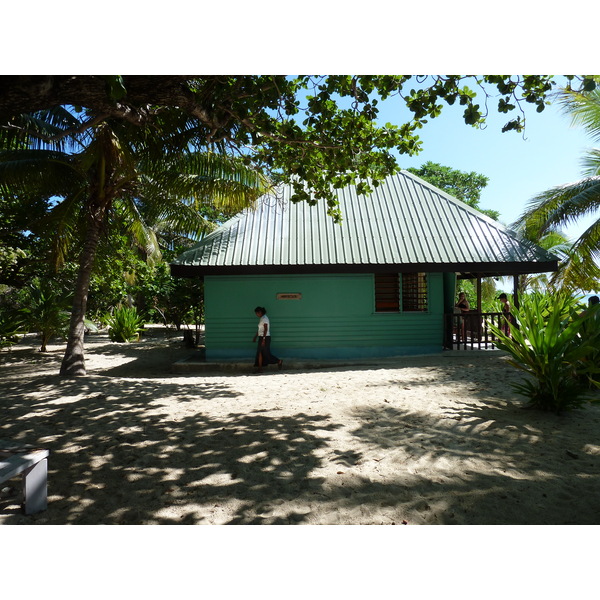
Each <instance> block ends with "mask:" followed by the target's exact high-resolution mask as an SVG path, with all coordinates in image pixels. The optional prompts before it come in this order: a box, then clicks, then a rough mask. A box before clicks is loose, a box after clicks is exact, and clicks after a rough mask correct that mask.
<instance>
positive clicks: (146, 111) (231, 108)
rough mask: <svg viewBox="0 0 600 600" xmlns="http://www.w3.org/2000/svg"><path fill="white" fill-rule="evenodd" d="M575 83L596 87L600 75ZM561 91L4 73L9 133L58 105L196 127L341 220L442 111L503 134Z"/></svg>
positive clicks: (542, 79)
mask: <svg viewBox="0 0 600 600" xmlns="http://www.w3.org/2000/svg"><path fill="white" fill-rule="evenodd" d="M567 80H568V81H569V82H571V83H572V85H573V87H574V88H576V89H583V90H590V89H593V88H594V87H595V86H596V81H597V78H596V77H595V76H576V77H575V76H568V79H567ZM556 85H557V83H556V81H555V79H554V77H552V76H545V75H523V76H508V75H486V76H458V75H456V76H453V75H450V76H442V75H432V76H422V77H420V76H410V75H381V76H373V75H368V76H351V75H333V76H298V77H289V76H272V75H263V76H253V75H243V76H229V75H223V76H218V75H210V76H185V75H181V76H179V75H167V76H145V75H140V76H134V75H132V76H116V75H110V76H83V75H81V76H80V75H76V76H65V75H62V76H16V75H12V76H4V77H0V127H2V128H4V129H5V131H12V132H13V133H14V134H15V135H18V134H19V128H20V127H22V125H21V124H20V121H19V118H18V116H19V115H20V114H22V113H31V112H35V111H38V110H42V109H47V108H51V107H53V106H56V105H71V106H74V107H81V108H82V109H84V113H85V115H86V118H85V119H84V120H83V123H82V125H81V127H82V128H85V127H92V126H95V125H97V124H98V123H100V122H102V121H103V120H106V119H109V118H110V119H113V120H114V119H122V120H125V121H128V122H130V123H134V124H137V125H139V126H143V127H150V128H152V127H153V126H154V124H155V123H157V122H158V121H160V123H161V127H164V124H165V122H169V121H170V122H172V123H173V125H174V126H176V125H177V124H179V125H181V123H183V122H184V121H186V122H188V123H193V124H192V125H186V127H190V126H191V127H193V128H194V129H195V132H194V133H195V140H196V141H197V143H198V144H203V145H205V146H207V147H211V148H213V149H215V150H221V151H224V152H227V153H230V154H237V155H240V156H242V157H243V158H244V160H245V161H246V162H247V163H248V165H251V166H253V167H255V168H257V169H259V170H261V171H263V172H264V173H265V174H268V175H271V176H275V178H276V179H279V180H283V181H287V182H290V183H292V184H293V185H294V187H295V197H294V199H295V200H306V201H308V202H310V203H313V202H315V201H316V199H323V200H324V201H326V202H327V203H328V205H329V209H330V213H331V214H332V215H334V216H339V214H338V212H337V207H336V201H335V197H334V194H333V192H332V190H331V186H333V187H334V188H340V187H344V186H346V185H348V184H351V183H357V184H358V185H359V191H360V192H364V193H367V192H369V191H370V190H371V187H370V185H377V181H378V180H381V179H382V178H383V177H385V176H387V175H389V174H390V173H392V172H393V171H394V170H395V169H396V168H397V165H396V159H395V156H394V154H395V153H398V154H409V155H412V154H416V153H418V151H419V150H420V146H421V141H420V139H419V137H418V129H420V128H421V127H422V126H423V125H424V124H425V123H426V122H427V121H428V120H430V119H433V118H436V117H437V116H439V115H440V114H441V112H442V110H443V107H444V105H451V104H454V103H456V102H458V103H459V104H460V105H462V106H464V112H463V119H464V121H465V123H466V124H467V125H474V126H478V125H481V124H483V123H484V122H485V117H486V115H487V114H488V112H489V111H490V110H498V111H499V112H501V113H505V114H506V115H507V123H506V124H505V126H504V128H503V131H509V130H516V131H521V130H522V128H523V126H524V122H525V112H524V108H525V106H527V105H531V106H534V107H535V109H536V110H537V111H542V110H543V109H544V106H545V105H546V104H547V103H548V101H549V97H550V94H551V93H552V92H553V90H554V88H555V87H556ZM385 100H390V101H396V102H397V103H398V109H399V110H398V115H399V122H398V123H394V124H391V123H386V124H380V123H378V121H377V119H378V116H379V105H380V103H381V102H382V101H385ZM492 104H493V105H494V106H492ZM190 117H191V119H190ZM72 133H75V132H70V131H68V130H65V131H63V132H62V133H61V135H70V134H72Z"/></svg>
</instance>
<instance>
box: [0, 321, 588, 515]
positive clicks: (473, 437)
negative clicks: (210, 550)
mask: <svg viewBox="0 0 600 600" xmlns="http://www.w3.org/2000/svg"><path fill="white" fill-rule="evenodd" d="M63 348H64V346H62V345H56V346H50V347H49V350H50V352H48V353H47V354H41V353H39V352H37V351H36V340H34V339H32V338H28V339H26V340H25V341H24V342H22V343H21V344H19V345H17V346H15V347H13V349H12V350H11V351H10V352H6V351H4V352H2V353H1V354H0V394H1V398H0V438H3V439H11V440H17V441H21V442H26V443H31V444H36V445H39V446H43V447H47V448H49V449H50V452H51V454H50V459H49V473H48V500H49V504H48V509H47V510H46V511H44V512H42V513H38V514H37V515H32V516H25V515H24V514H22V513H21V511H20V508H19V506H18V504H17V503H15V501H14V500H13V501H10V500H6V498H5V500H4V502H3V503H0V524H38V525H40V524H71V523H73V524H178V523H183V524H384V525H392V524H396V525H401V524H409V525H418V524H490V525H491V524H563V523H565V524H597V523H599V522H600V404H598V405H589V406H587V407H586V408H585V409H582V410H578V411H572V412H569V413H566V414H563V415H561V416H557V415H555V414H549V413H543V412H539V411H534V410H528V409H525V408H524V400H523V399H522V398H521V397H520V396H518V395H517V394H515V393H514V392H513V391H512V389H511V387H510V383H511V382H512V381H516V380H518V379H520V378H521V375H520V374H519V373H518V371H516V370H515V369H513V368H512V367H510V366H509V365H508V364H507V363H506V358H505V357H504V356H503V355H502V354H501V353H500V352H487V353H469V352H453V353H450V352H449V353H444V354H443V355H439V356H427V357H409V358H396V359H387V360H385V361H380V363H379V364H377V363H372V364H367V365H365V364H363V365H352V364H349V365H346V366H337V367H335V366H330V367H326V366H322V367H320V368H310V369H309V368H296V369H294V368H293V365H291V366H290V367H288V366H286V368H284V370H282V371H277V370H276V369H275V370H272V371H269V372H267V373H264V374H262V375H254V374H252V370H251V368H250V364H251V362H252V351H253V347H252V345H249V362H248V365H249V367H248V368H247V369H240V370H239V371H231V370H229V371H214V372H203V373H200V374H196V373H194V374H174V373H173V372H172V371H171V365H172V364H173V363H174V362H175V361H176V360H178V359H180V358H183V357H185V356H187V355H189V353H190V351H189V350H186V349H185V348H184V347H183V344H182V342H181V337H180V336H178V335H176V334H175V333H174V332H171V333H170V334H164V332H162V333H161V332H160V331H159V330H154V331H153V336H152V337H148V338H145V339H143V340H142V341H141V342H139V343H135V344H127V345H124V344H115V343H111V342H110V341H109V340H108V338H107V336H106V335H105V334H97V335H91V336H89V339H88V340H87V345H86V352H87V355H86V356H87V362H86V364H87V368H88V376H87V377H86V378H79V379H74V380H69V379H63V378H60V377H59V376H58V374H57V373H58V367H59V365H60V360H61V358H62V353H63ZM274 351H276V348H274ZM284 358H285V357H284ZM9 484H11V485H13V486H14V487H15V488H16V487H18V485H17V484H18V480H11V481H10V482H8V483H5V484H2V485H0V488H4V494H5V496H7V495H8V496H10V495H11V493H13V492H14V490H12V489H10V486H9Z"/></svg>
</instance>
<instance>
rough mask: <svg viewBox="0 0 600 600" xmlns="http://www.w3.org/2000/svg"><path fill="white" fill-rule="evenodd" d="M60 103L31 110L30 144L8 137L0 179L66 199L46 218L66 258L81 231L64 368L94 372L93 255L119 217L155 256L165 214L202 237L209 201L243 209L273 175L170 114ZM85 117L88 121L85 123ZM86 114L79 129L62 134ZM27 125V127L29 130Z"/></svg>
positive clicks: (0, 157) (21, 189)
mask: <svg viewBox="0 0 600 600" xmlns="http://www.w3.org/2000/svg"><path fill="white" fill-rule="evenodd" d="M88 117H89V116H88V115H85V116H84V117H82V118H79V117H78V116H77V115H76V114H75V113H74V111H71V110H67V109H66V108H65V107H57V108H55V109H53V110H52V111H45V112H44V113H38V114H35V115H27V116H23V117H22V123H24V124H26V130H27V132H28V138H27V141H28V142H29V143H28V146H29V147H28V148H27V149H22V148H19V147H15V144H14V141H13V140H14V136H13V137H11V132H10V131H9V132H8V134H6V133H5V135H4V137H3V138H0V147H2V146H4V148H7V149H6V150H4V151H0V181H3V182H4V183H3V185H4V186H5V187H6V189H8V190H10V192H11V193H13V194H19V193H22V194H26V193H31V192H35V193H37V194H39V195H41V196H43V197H46V198H49V197H52V196H54V197H58V198H59V201H58V202H57V203H56V205H55V206H54V207H53V208H52V209H51V210H50V213H49V215H48V217H47V219H46V221H45V224H44V226H45V227H48V228H49V229H48V231H51V232H52V235H53V236H54V240H55V242H56V244H55V255H54V256H55V260H56V263H57V264H60V263H61V262H62V261H64V260H65V258H66V257H67V256H68V253H69V252H70V251H71V249H72V248H73V242H74V241H75V240H77V238H79V239H80V242H81V248H82V249H81V252H80V255H79V271H78V276H77V281H76V285H75V289H74V296H73V304H72V310H71V320H70V325H69V335H68V339H67V348H66V351H65V355H64V358H63V361H62V365H61V369H60V373H61V375H65V376H78V375H85V373H86V371H85V360H84V344H83V339H84V330H85V325H84V317H85V312H86V306H87V295H88V290H89V284H90V277H91V274H92V270H93V266H94V258H95V255H96V250H97V248H98V243H99V240H100V239H101V236H102V235H103V234H105V233H106V231H107V229H108V228H109V227H110V226H111V223H112V222H114V219H115V218H116V219H117V220H118V221H119V222H121V223H122V222H126V223H127V224H128V229H129V233H130V234H131V235H132V236H133V238H134V239H135V240H136V241H137V242H138V243H139V244H141V245H142V246H143V247H145V249H146V252H147V254H148V255H153V254H154V255H155V254H156V251H157V250H158V246H157V242H156V237H155V236H153V235H152V230H151V227H149V226H148V225H149V224H150V225H151V224H152V223H154V222H158V221H163V222H168V223H169V224H170V226H171V228H172V229H173V230H174V231H176V232H178V233H181V234H185V235H188V236H192V237H194V236H195V237H198V236H200V235H202V233H203V232H204V231H205V230H206V229H207V228H208V227H209V223H208V221H207V220H206V219H204V218H203V217H202V216H201V214H200V211H199V207H201V206H206V205H208V206H215V207H217V208H219V209H228V210H241V209H242V208H245V207H246V206H248V205H249V204H250V203H251V202H252V201H253V200H254V199H255V198H257V197H258V196H260V195H262V194H263V193H265V191H266V190H267V188H268V184H267V182H266V180H265V179H264V178H263V177H262V176H261V175H260V174H259V173H256V172H254V171H252V170H251V169H249V168H246V167H243V166H242V164H241V162H240V161H235V160H232V159H230V158H227V157H225V156H223V155H218V154H215V153H206V152H200V151H199V149H198V146H197V145H196V146H195V147H194V146H193V145H191V144H192V143H193V142H194V139H193V135H194V129H193V127H190V124H189V123H187V122H183V121H182V122H174V121H173V120H169V115H167V117H166V118H165V119H164V120H163V121H162V122H161V121H156V122H155V123H154V124H153V126H152V128H143V127H139V126H133V125H131V124H128V123H125V122H123V121H111V120H105V121H102V122H101V123H98V124H96V125H94V124H93V120H92V125H91V126H90V120H88ZM84 119H85V121H84ZM77 122H79V123H80V128H79V131H80V133H78V134H76V135H73V136H70V137H66V138H63V137H62V135H61V133H62V132H64V131H65V130H67V129H68V130H69V131H73V128H74V127H75V128H76V124H77ZM23 129H24V127H20V130H23Z"/></svg>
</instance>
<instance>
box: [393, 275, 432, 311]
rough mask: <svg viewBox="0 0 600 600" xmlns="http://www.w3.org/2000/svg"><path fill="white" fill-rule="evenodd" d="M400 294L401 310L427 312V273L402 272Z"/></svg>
mask: <svg viewBox="0 0 600 600" xmlns="http://www.w3.org/2000/svg"><path fill="white" fill-rule="evenodd" d="M400 294H401V299H402V301H401V304H402V312H411V313H414V312H428V311H429V278H428V276H427V273H402V280H401V282H400Z"/></svg>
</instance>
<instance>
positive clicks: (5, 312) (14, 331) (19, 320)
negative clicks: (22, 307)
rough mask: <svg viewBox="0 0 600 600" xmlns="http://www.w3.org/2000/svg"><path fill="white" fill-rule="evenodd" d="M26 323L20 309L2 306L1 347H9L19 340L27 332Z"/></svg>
mask: <svg viewBox="0 0 600 600" xmlns="http://www.w3.org/2000/svg"><path fill="white" fill-rule="evenodd" d="M24 323H25V319H24V318H23V315H22V314H21V313H20V312H19V311H17V310H10V309H7V308H5V307H0V348H8V347H10V346H12V345H13V344H16V343H17V342H18V341H19V338H20V337H21V336H23V335H24V334H25V333H26V332H25V328H24Z"/></svg>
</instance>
